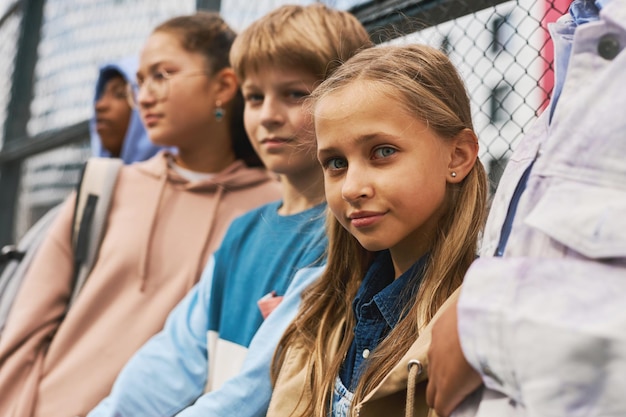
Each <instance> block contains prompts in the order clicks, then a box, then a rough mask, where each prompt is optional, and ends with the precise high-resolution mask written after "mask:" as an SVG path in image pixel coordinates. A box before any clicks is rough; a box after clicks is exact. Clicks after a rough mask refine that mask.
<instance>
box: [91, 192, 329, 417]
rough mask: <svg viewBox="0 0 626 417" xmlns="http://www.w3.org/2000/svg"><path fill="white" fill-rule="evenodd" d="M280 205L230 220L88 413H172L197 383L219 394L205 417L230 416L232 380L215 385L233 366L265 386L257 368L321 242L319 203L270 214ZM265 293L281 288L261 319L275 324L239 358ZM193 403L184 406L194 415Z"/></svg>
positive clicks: (316, 260)
mask: <svg viewBox="0 0 626 417" xmlns="http://www.w3.org/2000/svg"><path fill="white" fill-rule="evenodd" d="M279 206H280V202H276V203H271V204H268V205H265V206H263V207H261V208H259V209H256V210H253V211H251V212H249V213H247V214H245V215H243V216H242V217H240V218H238V219H236V220H235V221H233V223H232V224H231V226H230V228H229V230H228V232H227V234H226V236H225V237H224V240H223V242H222V245H221V247H220V249H219V250H218V251H216V252H215V254H214V255H213V256H212V257H211V259H210V260H209V262H208V264H207V266H206V268H205V270H204V272H203V274H202V278H201V279H200V282H199V283H198V284H197V285H196V286H195V287H194V288H193V289H192V290H191V291H190V293H189V294H187V296H186V297H185V298H184V299H183V300H182V301H181V302H180V303H179V305H178V306H177V307H176V308H175V309H174V310H173V311H172V312H171V313H170V315H169V317H168V319H167V322H166V324H165V327H164V329H163V330H162V331H161V332H160V333H158V334H157V335H155V336H154V337H153V338H152V339H150V340H149V341H148V342H147V343H146V344H145V345H144V346H143V347H142V348H141V349H140V350H139V351H138V352H137V353H136V354H135V355H134V356H133V357H132V358H131V360H130V361H129V362H128V363H127V364H126V366H125V367H124V369H123V370H122V372H121V373H120V375H119V376H118V378H117V380H116V382H115V384H114V386H113V390H112V392H111V394H110V395H109V397H107V398H106V399H104V400H103V401H102V402H101V403H100V404H99V405H98V406H97V407H96V408H95V409H94V410H93V411H92V412H91V413H90V414H89V417H96V416H133V417H136V416H151V417H152V416H171V415H174V414H176V413H177V412H178V411H180V410H182V409H184V408H185V407H188V406H189V405H191V404H192V403H193V402H194V401H195V400H196V399H197V398H198V397H199V396H200V395H201V394H202V393H203V391H204V389H205V387H206V388H208V389H209V390H213V392H212V393H211V394H213V397H216V398H219V401H218V402H216V403H214V404H213V405H212V406H213V407H217V405H219V406H220V407H224V408H221V409H213V410H212V412H213V413H214V414H213V415H224V416H226V415H232V412H233V410H234V408H237V407H236V406H234V405H233V404H234V402H235V400H236V399H233V400H230V397H229V395H234V394H237V393H236V392H235V393H231V394H228V393H222V394H220V391H225V392H227V391H228V390H229V389H231V390H232V384H230V385H229V384H225V385H224V388H223V389H222V390H220V388H221V387H222V386H223V385H222V384H224V382H226V381H227V380H228V379H229V378H231V377H234V376H238V377H239V378H240V379H241V378H242V377H241V376H239V375H238V374H240V373H243V374H245V375H244V376H245V378H253V379H255V378H257V377H258V379H259V381H257V383H259V384H260V385H262V386H263V389H264V390H265V392H266V394H264V395H265V396H267V392H271V391H269V390H270V388H271V387H269V375H268V374H266V372H267V369H269V361H270V360H271V354H272V352H273V350H274V347H275V344H276V342H277V341H278V339H279V338H280V335H281V334H282V331H283V329H284V328H285V326H286V325H287V324H288V322H289V321H290V320H291V318H292V317H293V315H295V312H296V311H297V308H298V303H299V295H300V292H301V291H302V289H304V288H305V287H306V285H308V284H309V283H310V282H312V280H313V279H314V278H315V277H317V275H318V274H319V273H320V271H321V268H320V265H321V264H322V263H323V261H324V255H325V250H326V244H327V241H326V237H325V234H324V209H325V205H320V206H317V207H314V208H312V209H310V210H307V211H304V212H302V213H298V214H295V215H292V216H279V215H278V213H277V210H278V208H279ZM296 273H297V274H296ZM294 276H295V277H296V278H294ZM271 291H275V292H276V294H277V295H279V296H280V295H284V294H285V293H288V294H287V296H286V297H285V300H284V301H283V303H282V304H281V305H280V306H279V308H278V310H282V312H281V311H278V310H277V311H276V313H278V315H280V317H273V316H276V315H277V314H271V315H270V316H269V317H268V319H267V320H268V321H270V322H271V321H272V320H274V321H275V322H276V325H273V326H271V329H268V330H270V331H269V332H268V334H267V335H266V336H264V340H266V341H265V342H264V341H261V342H255V343H256V344H257V345H258V346H259V347H258V348H257V350H258V352H259V353H258V354H255V355H254V356H255V357H254V358H246V353H247V347H248V346H249V344H250V341H251V340H252V337H253V336H254V335H255V333H256V332H257V330H258V328H259V326H260V325H261V324H262V322H263V318H262V315H261V313H260V310H259V308H258V306H257V301H258V300H259V299H260V298H261V297H263V296H264V295H265V294H267V293H269V292H271ZM283 304H284V306H283ZM268 324H269V323H268ZM261 352H262V353H261ZM249 356H252V355H249ZM251 360H252V362H253V363H252V364H250V363H247V362H250V361H251ZM244 361H245V362H246V363H244ZM242 366H243V368H244V369H243V371H244V372H242V371H241V369H242ZM249 368H254V372H252V375H250V374H249V373H246V372H247V371H246V370H247V369H249ZM235 380H237V378H235ZM261 397H263V396H261ZM259 399H261V398H259ZM266 400H269V398H267V399H265V397H263V401H266ZM204 402H205V403H206V402H207V399H204ZM199 403H200V402H199ZM260 407H262V404H261V405H260ZM194 408H197V407H192V408H190V409H188V410H186V411H185V412H184V413H183V414H184V415H196V414H194V411H193V409H194ZM203 410H204V411H203V412H202V414H198V415H204V412H206V409H203ZM198 411H199V410H198Z"/></svg>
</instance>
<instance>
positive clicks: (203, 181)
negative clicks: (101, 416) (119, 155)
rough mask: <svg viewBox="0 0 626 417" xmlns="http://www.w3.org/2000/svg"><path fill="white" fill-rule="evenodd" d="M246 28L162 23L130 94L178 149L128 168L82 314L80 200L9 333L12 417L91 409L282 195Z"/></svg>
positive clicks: (160, 138) (39, 260)
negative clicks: (239, 38)
mask: <svg viewBox="0 0 626 417" xmlns="http://www.w3.org/2000/svg"><path fill="white" fill-rule="evenodd" d="M234 37H235V34H234V32H233V31H232V30H231V29H230V28H229V27H228V26H227V25H226V23H225V22H224V21H223V20H222V19H221V18H220V17H219V16H218V15H217V14H212V13H206V12H199V13H196V14H194V15H191V16H182V17H178V18H174V19H171V20H168V21H167V22H165V23H163V24H161V25H159V26H158V27H157V28H156V29H155V30H154V31H153V33H152V35H151V36H150V37H149V38H148V40H147V42H146V44H145V46H144V49H143V51H142V54H141V58H140V67H139V71H138V73H137V81H138V86H140V87H141V88H134V89H131V90H132V91H129V95H130V97H129V98H130V99H131V102H133V104H134V105H136V106H137V108H138V109H139V111H140V114H141V118H142V121H143V122H144V124H145V126H146V129H147V131H148V135H149V136H150V139H151V140H152V142H154V143H155V144H156V145H160V146H165V147H175V148H176V152H175V153H170V152H167V151H164V152H161V153H159V154H157V155H156V156H155V157H153V158H151V159H149V160H148V161H146V162H141V163H136V164H132V165H129V166H125V167H123V168H122V170H121V172H120V174H119V177H118V182H117V184H116V187H115V191H114V194H113V198H112V203H111V208H110V211H109V216H108V219H107V228H106V233H105V235H104V238H103V241H102V244H101V246H100V250H99V253H98V258H97V260H96V262H95V264H94V267H93V270H92V271H91V273H90V275H89V277H88V279H87V282H86V284H85V286H84V288H83V289H82V291H81V293H80V295H79V297H78V298H77V299H76V301H75V303H74V304H73V305H72V308H71V309H70V310H69V311H66V309H67V302H68V299H69V296H70V294H71V286H72V277H73V256H72V245H71V230H70V229H71V225H72V215H73V210H74V204H75V196H74V195H72V196H71V197H70V198H69V199H68V201H66V203H65V204H64V206H63V207H62V208H61V212H60V214H59V215H58V216H57V219H56V221H55V223H54V224H53V225H52V227H51V229H50V231H49V233H48V236H47V237H46V239H45V241H44V242H43V243H42V246H41V247H40V249H39V251H38V253H37V256H36V259H35V260H34V261H33V263H32V265H31V267H30V269H29V272H28V273H27V275H26V277H25V279H24V283H23V284H22V287H21V289H20V291H19V293H18V295H17V298H16V300H15V304H14V307H13V309H12V311H11V313H10V315H9V317H8V321H7V324H6V328H5V330H4V333H3V335H2V338H1V339H0V392H1V393H2V395H1V396H0V415H2V416H6V417H11V416H14V417H30V416H46V417H55V416H65V417H66V416H74V415H84V414H86V412H87V411H89V410H90V409H91V408H93V407H94V406H95V405H96V404H97V403H98V402H99V401H100V400H101V399H102V398H104V397H105V396H106V395H107V393H108V392H109V391H110V389H111V385H112V383H113V381H114V379H115V377H116V375H117V373H118V372H119V370H120V369H121V368H122V366H123V365H124V363H125V362H126V361H127V360H128V358H130V356H131V355H132V354H133V353H134V352H135V351H136V350H137V349H138V348H139V347H140V346H141V345H142V344H143V343H144V342H145V341H146V340H147V339H149V338H150V337H151V336H152V335H153V334H155V333H156V332H157V331H159V330H160V329H161V328H162V326H163V323H164V321H165V318H166V316H167V314H168V313H169V311H170V310H171V309H172V308H173V307H174V306H175V305H176V304H177V302H178V301H179V300H180V299H181V298H182V297H183V296H184V295H185V294H186V293H187V291H188V290H189V289H190V288H191V287H192V286H193V285H194V284H195V283H196V281H197V280H198V279H199V277H200V273H201V272H202V269H203V267H204V264H205V262H206V260H207V258H208V256H209V254H210V253H211V252H212V251H213V250H214V249H215V248H216V247H217V246H218V245H219V243H220V242H221V239H222V237H223V235H224V233H225V231H226V229H227V227H228V225H229V224H230V222H231V220H232V219H233V218H235V217H236V216H238V215H240V214H243V213H245V212H246V211H248V210H250V209H252V208H254V207H257V206H260V205H262V204H264V203H267V202H269V201H272V200H276V199H278V198H280V188H279V185H278V183H277V182H276V180H275V179H274V178H273V177H272V176H271V175H270V174H268V173H267V172H266V171H265V169H264V168H262V167H261V163H260V161H259V159H258V157H257V156H256V154H255V153H254V151H253V150H252V147H251V146H250V143H249V142H248V139H247V137H246V135H245V131H244V129H243V123H242V100H241V96H240V94H239V93H238V85H237V79H236V77H235V74H234V72H233V70H232V69H231V68H230V67H229V64H228V54H229V49H230V45H231V43H232V41H233V40H234Z"/></svg>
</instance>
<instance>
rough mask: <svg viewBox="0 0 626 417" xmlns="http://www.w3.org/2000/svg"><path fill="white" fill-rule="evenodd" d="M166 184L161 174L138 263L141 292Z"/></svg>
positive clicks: (164, 174)
mask: <svg viewBox="0 0 626 417" xmlns="http://www.w3.org/2000/svg"><path fill="white" fill-rule="evenodd" d="M166 184H167V173H166V172H165V173H163V175H162V177H161V184H160V186H161V187H160V189H159V194H158V197H157V200H156V204H155V205H154V212H153V213H152V220H151V221H150V230H149V231H148V237H147V240H146V244H145V245H144V250H143V256H142V257H141V259H140V261H139V279H140V280H141V287H140V288H139V290H140V291H141V292H143V291H144V290H145V288H146V280H147V274H148V260H149V259H150V249H151V247H152V245H151V242H152V236H153V235H154V228H155V226H156V222H157V218H158V216H159V209H160V208H161V200H162V199H163V194H164V191H165V185H166Z"/></svg>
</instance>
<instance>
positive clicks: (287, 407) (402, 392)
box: [267, 289, 460, 417]
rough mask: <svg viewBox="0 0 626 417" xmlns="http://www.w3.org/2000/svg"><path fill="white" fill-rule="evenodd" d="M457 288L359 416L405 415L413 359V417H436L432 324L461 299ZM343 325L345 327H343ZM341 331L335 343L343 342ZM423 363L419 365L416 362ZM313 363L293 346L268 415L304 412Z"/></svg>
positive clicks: (362, 406) (366, 401) (283, 416)
mask: <svg viewBox="0 0 626 417" xmlns="http://www.w3.org/2000/svg"><path fill="white" fill-rule="evenodd" d="M459 291H460V290H459V289H457V290H456V291H455V292H454V293H453V294H452V295H451V296H450V297H449V298H448V299H447V300H446V302H445V303H444V304H443V305H442V306H441V308H440V309H439V311H438V312H437V314H436V315H435V317H433V319H432V320H431V321H430V323H429V324H428V325H426V327H424V329H423V330H422V331H421V332H420V335H419V337H418V338H417V339H416V340H415V343H413V345H412V346H411V348H410V349H409V350H408V352H407V353H406V355H404V357H403V358H402V360H401V361H400V362H399V363H398V364H397V365H396V366H395V367H394V368H393V369H392V371H391V372H390V373H389V374H388V375H387V376H386V377H385V379H383V381H382V382H381V383H380V384H379V385H378V387H376V388H375V389H374V390H373V391H372V392H370V393H369V394H367V395H366V397H365V398H364V400H363V401H362V402H361V403H360V404H359V405H358V416H359V417H404V416H405V411H406V403H407V385H408V384H407V383H408V378H409V362H410V361H413V360H417V361H419V362H420V364H421V367H422V371H421V372H415V371H414V372H415V374H416V378H417V379H416V381H415V382H416V383H417V385H416V388H415V397H414V408H413V416H415V417H436V414H435V412H434V411H433V410H431V409H429V408H428V406H427V405H426V383H427V380H428V375H427V370H428V357H427V353H428V347H429V346H430V340H431V331H432V325H433V323H434V322H435V320H436V319H437V318H438V317H439V316H440V315H441V312H443V311H444V310H445V309H447V308H448V307H449V306H450V305H453V303H454V301H455V300H456V299H457V298H458V295H459ZM339 328H341V326H340V327H339ZM339 337H340V335H339V332H337V334H336V335H335V339H336V340H334V341H333V344H334V345H335V346H338V344H339ZM416 366H419V365H416ZM310 368H311V366H310V363H309V361H308V357H307V356H306V355H305V354H304V352H303V351H302V350H300V349H290V350H289V352H288V354H287V357H286V358H285V363H284V365H283V367H282V368H281V371H280V374H279V376H278V380H277V381H276V386H275V387H274V392H273V394H272V399H271V401H270V406H269V410H268V413H267V417H287V416H291V415H294V413H295V415H300V414H302V410H303V405H304V404H306V403H307V402H308V399H309V398H310V392H309V390H308V384H307V379H308V375H309V370H310Z"/></svg>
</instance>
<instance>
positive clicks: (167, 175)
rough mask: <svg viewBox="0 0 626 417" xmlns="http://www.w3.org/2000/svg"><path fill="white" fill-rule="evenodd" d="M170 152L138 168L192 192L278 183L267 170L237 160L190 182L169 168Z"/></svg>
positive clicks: (229, 189)
mask: <svg viewBox="0 0 626 417" xmlns="http://www.w3.org/2000/svg"><path fill="white" fill-rule="evenodd" d="M172 155H173V154H172V153H171V152H170V151H167V150H165V151H163V152H162V153H161V154H160V155H159V156H157V157H155V158H152V159H151V160H149V161H146V162H144V163H142V164H140V165H138V166H137V168H138V169H139V170H140V171H141V172H143V173H144V174H146V175H149V176H151V177H153V178H156V179H160V180H161V181H162V182H169V183H171V184H174V185H175V186H178V187H182V188H184V189H186V190H190V191H198V192H211V191H215V190H218V189H222V190H223V191H226V192H228V191H231V190H232V191H234V190H241V189H244V188H249V187H254V186H256V185H258V184H262V183H264V182H268V181H276V177H275V176H273V175H272V174H271V173H269V172H268V171H267V170H266V169H265V168H250V167H248V166H247V165H246V164H245V163H244V162H243V161H242V160H236V161H235V162H233V163H232V164H230V165H229V166H228V167H226V168H225V169H224V170H222V171H221V172H218V173H216V174H215V176H213V177H212V178H210V179H205V180H199V181H189V180H188V179H187V178H185V177H183V176H181V175H180V174H178V173H177V172H176V171H175V170H173V169H171V168H170V167H169V160H170V158H172Z"/></svg>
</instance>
